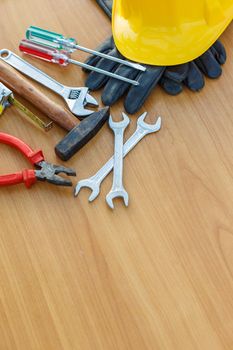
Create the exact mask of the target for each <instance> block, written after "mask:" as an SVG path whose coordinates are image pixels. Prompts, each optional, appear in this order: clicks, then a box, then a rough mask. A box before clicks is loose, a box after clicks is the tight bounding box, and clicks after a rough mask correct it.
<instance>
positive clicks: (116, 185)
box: [106, 113, 130, 209]
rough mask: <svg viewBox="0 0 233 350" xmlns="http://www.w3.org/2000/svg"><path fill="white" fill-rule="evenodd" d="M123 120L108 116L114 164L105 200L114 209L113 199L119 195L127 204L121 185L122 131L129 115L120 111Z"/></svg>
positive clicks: (127, 198)
mask: <svg viewBox="0 0 233 350" xmlns="http://www.w3.org/2000/svg"><path fill="white" fill-rule="evenodd" d="M122 117H123V120H121V121H120V122H114V121H113V120H112V117H111V116H110V117H109V126H110V128H111V129H112V130H113V132H114V137H115V141H114V156H113V160H114V164H113V183H112V188H111V190H110V192H109V193H108V194H107V196H106V202H107V204H108V205H109V207H110V208H111V209H114V204H113V199H114V198H117V197H121V198H123V199H124V203H125V206H126V207H127V206H128V203H129V195H128V193H127V192H126V190H125V188H124V186H123V158H124V157H123V154H124V152H123V146H124V132H125V129H126V128H127V126H128V125H129V123H130V119H129V117H128V116H127V115H126V114H125V113H122Z"/></svg>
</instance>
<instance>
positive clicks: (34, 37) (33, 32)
mask: <svg viewBox="0 0 233 350" xmlns="http://www.w3.org/2000/svg"><path fill="white" fill-rule="evenodd" d="M26 38H27V39H28V40H31V41H33V42H36V43H38V44H41V45H45V46H51V47H53V48H55V49H58V50H62V49H63V47H64V46H65V47H66V48H69V50H70V51H71V52H72V51H74V50H75V49H76V48H75V45H76V44H77V42H76V40H75V39H74V38H66V37H64V35H62V34H58V33H55V32H51V31H49V30H46V29H42V28H39V27H35V26H30V27H28V28H27V30H26Z"/></svg>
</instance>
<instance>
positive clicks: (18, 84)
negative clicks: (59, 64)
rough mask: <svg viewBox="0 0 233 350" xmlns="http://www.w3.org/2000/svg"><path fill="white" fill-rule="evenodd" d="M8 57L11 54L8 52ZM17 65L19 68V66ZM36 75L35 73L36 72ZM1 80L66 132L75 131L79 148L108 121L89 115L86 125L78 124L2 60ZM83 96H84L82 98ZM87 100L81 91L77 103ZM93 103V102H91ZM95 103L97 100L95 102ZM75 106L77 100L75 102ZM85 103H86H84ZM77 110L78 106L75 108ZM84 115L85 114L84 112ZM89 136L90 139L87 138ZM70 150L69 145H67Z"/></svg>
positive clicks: (72, 117) (88, 97) (71, 116)
mask: <svg viewBox="0 0 233 350" xmlns="http://www.w3.org/2000/svg"><path fill="white" fill-rule="evenodd" d="M8 55H11V54H9V52H8ZM11 57H12V58H13V60H14V58H15V57H16V62H17V63H18V64H19V63H20V60H19V61H18V57H17V56H16V55H12V56H11ZM0 58H1V51H0ZM18 64H17V66H18ZM34 74H35V72H34ZM0 80H2V81H3V82H4V83H5V84H6V85H7V86H8V87H10V88H11V89H12V90H14V91H15V92H17V93H18V94H19V95H21V96H22V97H24V98H25V99H27V100H28V101H30V102H31V103H32V104H34V105H35V106H37V107H38V108H39V109H40V110H41V111H42V112H44V113H45V114H47V115H48V116H49V117H50V118H51V119H52V120H54V121H55V122H56V123H57V124H59V125H60V126H62V127H63V128H64V129H65V130H68V131H70V130H72V129H74V130H75V135H76V136H77V138H76V139H75V142H74V141H72V142H73V143H74V144H77V145H78V147H82V146H84V145H85V144H86V143H87V142H88V141H89V140H90V139H91V138H93V137H94V136H95V135H96V134H97V133H98V131H99V130H100V128H101V127H102V125H103V123H104V122H105V121H106V115H105V114H100V115H98V118H97V120H96V121H94V118H95V115H94V117H92V114H94V113H92V114H91V115H89V116H88V117H87V118H86V121H85V123H84V120H82V121H81V122H80V123H79V122H78V120H77V118H75V116H73V114H72V113H70V112H69V111H68V110H66V109H64V108H62V107H61V106H59V105H58V104H56V103H54V102H53V101H51V100H50V99H49V98H48V97H47V96H45V95H44V94H42V93H41V92H40V91H39V90H38V89H36V88H35V87H34V86H33V85H32V84H30V83H29V82H28V81H27V80H26V79H25V78H24V77H23V76H21V74H19V73H18V72H17V71H15V70H14V69H12V68H11V67H9V66H8V65H7V64H5V63H4V62H2V61H1V60H0ZM81 95H82V96H81ZM85 96H86V98H87V99H88V101H89V100H91V96H90V95H89V94H88V93H87V89H86V93H85V91H84V89H82V90H81V92H80V96H79V97H77V96H76V97H77V99H76V103H79V105H80V104H81V102H80V101H84V100H83V99H85ZM91 101H92V100H91ZM94 101H95V100H94ZM73 102H74V104H75V100H73ZM84 103H85V102H84ZM75 108H77V106H76V107H75ZM82 109H83V110H84V107H83V106H82V108H81V107H80V112H82ZM83 113H84V112H83ZM87 136H88V137H87ZM66 140H67V141H68V142H69V141H70V139H69V138H66ZM67 148H68V144H67Z"/></svg>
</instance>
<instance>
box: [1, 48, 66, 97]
mask: <svg viewBox="0 0 233 350" xmlns="http://www.w3.org/2000/svg"><path fill="white" fill-rule="evenodd" d="M0 57H1V59H2V60H3V61H4V62H6V63H8V64H9V65H10V66H12V67H14V68H15V69H17V70H18V71H19V72H21V73H23V74H25V75H27V76H28V77H29V78H31V79H33V80H35V81H37V82H38V83H40V84H42V85H44V86H45V87H47V88H48V89H50V90H52V91H54V92H55V93H57V94H58V95H61V96H62V92H63V90H64V85H62V84H60V83H59V82H58V81H56V80H55V79H53V78H51V77H50V76H48V75H47V74H46V73H44V72H42V71H41V70H40V69H38V68H36V67H34V66H33V65H32V64H30V63H28V62H26V61H25V60H23V59H22V58H21V57H19V56H18V55H16V54H15V53H13V52H11V51H10V50H6V49H3V50H0Z"/></svg>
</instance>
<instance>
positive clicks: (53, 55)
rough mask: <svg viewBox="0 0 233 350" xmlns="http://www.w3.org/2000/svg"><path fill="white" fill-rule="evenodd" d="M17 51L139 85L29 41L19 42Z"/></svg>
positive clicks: (63, 52)
mask: <svg viewBox="0 0 233 350" xmlns="http://www.w3.org/2000/svg"><path fill="white" fill-rule="evenodd" d="M19 49H20V51H22V52H24V53H26V54H29V55H32V56H34V57H36V58H40V59H42V60H45V61H47V62H52V63H57V64H60V65H62V66H67V64H69V63H72V64H75V65H77V66H79V67H83V68H85V69H88V70H92V71H95V72H97V73H100V74H104V75H107V76H109V77H111V78H115V79H118V80H122V81H125V82H127V83H130V84H132V85H135V86H137V85H139V83H138V81H136V80H132V79H129V78H127V77H124V76H121V75H119V74H115V73H112V72H109V71H107V70H103V69H101V68H98V67H95V66H91V65H89V64H86V63H82V62H79V61H76V60H72V59H71V58H70V54H69V52H68V51H65V50H63V51H58V50H57V49H54V48H50V47H47V46H44V45H41V44H37V43H34V42H31V41H30V40H25V39H23V40H21V42H20V45H19Z"/></svg>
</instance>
